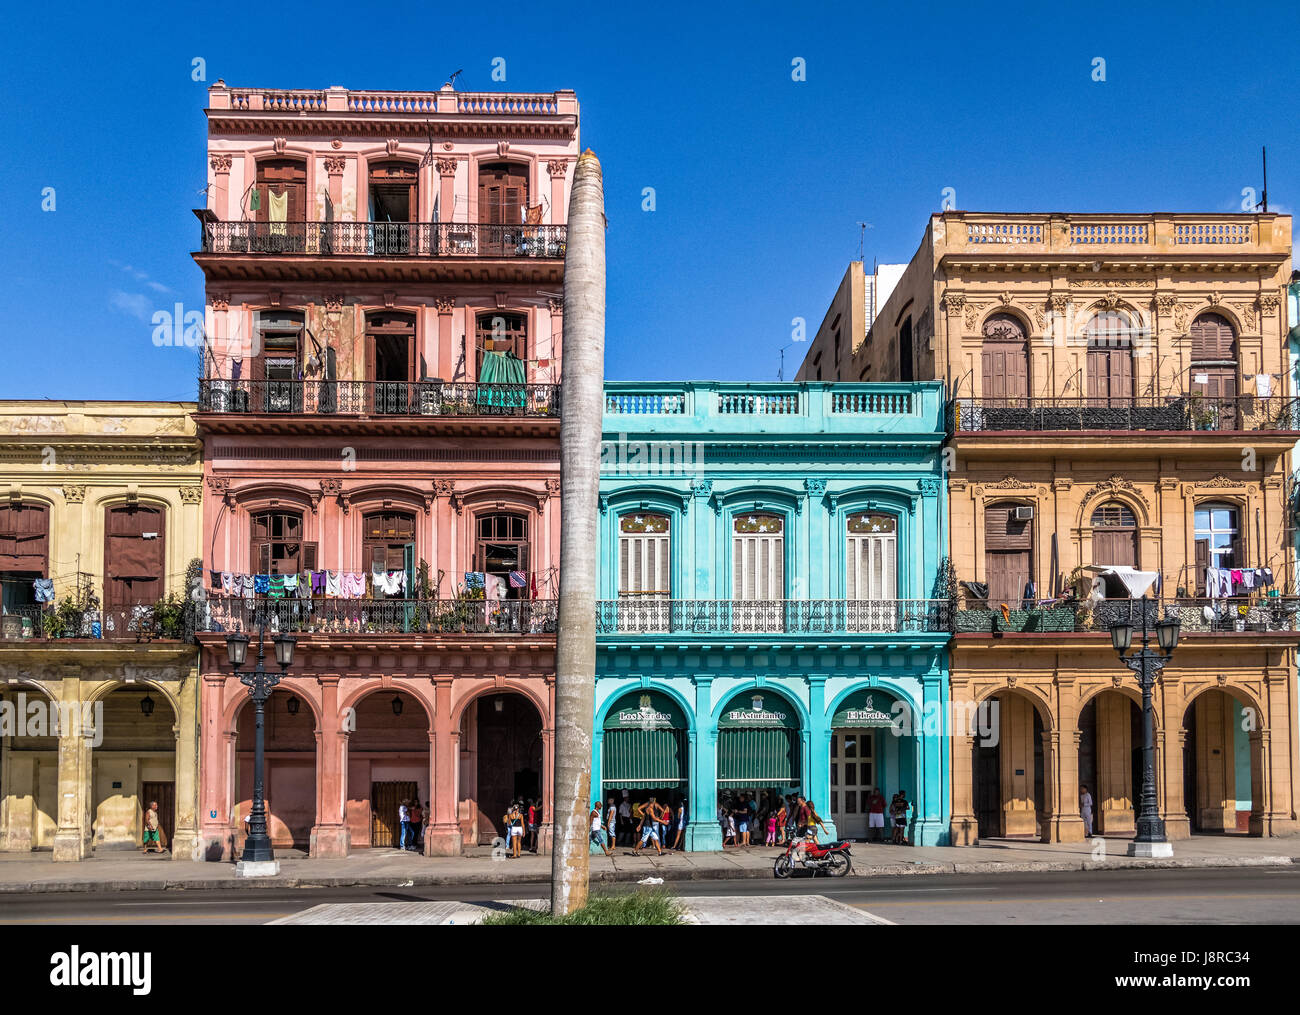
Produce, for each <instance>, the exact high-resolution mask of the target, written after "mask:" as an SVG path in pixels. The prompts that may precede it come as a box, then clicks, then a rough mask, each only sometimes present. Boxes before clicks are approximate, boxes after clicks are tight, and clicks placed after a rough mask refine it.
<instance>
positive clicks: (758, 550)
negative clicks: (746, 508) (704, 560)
mask: <svg viewBox="0 0 1300 1015" xmlns="http://www.w3.org/2000/svg"><path fill="white" fill-rule="evenodd" d="M731 599H732V604H731V613H732V625H733V627H732V629H733V630H735V631H780V630H783V629H784V626H785V624H784V609H785V603H784V600H785V520H784V519H783V518H782V517H781V516H780V515H774V514H765V513H763V512H758V511H756V512H751V513H748V514H741V515H737V516H736V518H735V520H734V521H733V522H732V541H731Z"/></svg>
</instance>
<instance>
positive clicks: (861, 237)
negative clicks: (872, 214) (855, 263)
mask: <svg viewBox="0 0 1300 1015" xmlns="http://www.w3.org/2000/svg"><path fill="white" fill-rule="evenodd" d="M874 228H875V226H873V225H872V224H871V223H870V222H859V223H858V260H859V261H861V260H862V248H863V246H864V245H865V243H866V239H867V230H868V229H874Z"/></svg>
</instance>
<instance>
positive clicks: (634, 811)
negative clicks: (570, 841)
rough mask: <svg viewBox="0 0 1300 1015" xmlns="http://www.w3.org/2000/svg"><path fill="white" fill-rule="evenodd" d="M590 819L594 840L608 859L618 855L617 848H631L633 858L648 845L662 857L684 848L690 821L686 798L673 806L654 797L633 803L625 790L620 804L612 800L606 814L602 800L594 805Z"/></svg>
mask: <svg viewBox="0 0 1300 1015" xmlns="http://www.w3.org/2000/svg"><path fill="white" fill-rule="evenodd" d="M590 817H591V836H590V838H591V841H592V842H593V843H594V844H595V845H597V846H599V847H600V848H601V851H602V852H603V853H604V854H605V855H606V856H615V855H616V853H615V851H614V848H615V846H624V847H630V848H631V850H632V855H633V856H640V855H641V850H642V849H644V848H645V846H646V844H647V843H650V844H653V845H654V848H655V852H656V853H658V854H660V855H662V854H663V852H664V850H665V848H667V849H670V850H678V849H682V848H683V842H684V839H685V836H686V820H687V818H686V800H685V799H684V798H680V799H678V801H677V804H676V805H675V806H674V807H670V806H668V805H667V804H664V803H660V802H659V798H658V797H655V796H651V797H650V798H649V799H648V800H646V801H639V800H638V801H635V802H633V801H632V799H631V796H630V794H629V793H628V792H627V791H626V790H625V791H624V795H623V799H622V801H621V802H620V801H618V800H617V799H616V798H615V797H610V798H609V803H608V805H607V806H606V808H605V810H604V812H602V811H601V808H600V802H599V801H596V802H595V803H593V804H592V805H591V814H590ZM669 840H671V842H670V841H669Z"/></svg>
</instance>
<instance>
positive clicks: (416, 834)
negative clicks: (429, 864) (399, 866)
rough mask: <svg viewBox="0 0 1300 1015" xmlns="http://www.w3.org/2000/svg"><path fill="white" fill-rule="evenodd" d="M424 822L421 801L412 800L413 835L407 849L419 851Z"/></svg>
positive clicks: (413, 851)
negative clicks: (421, 827)
mask: <svg viewBox="0 0 1300 1015" xmlns="http://www.w3.org/2000/svg"><path fill="white" fill-rule="evenodd" d="M423 824H424V809H423V808H422V807H421V806H420V801H419V800H418V799H417V800H413V801H411V835H410V840H411V841H410V843H409V844H408V845H407V847H406V848H407V849H408V850H410V851H411V852H412V853H415V852H418V850H419V841H420V826H421V825H423Z"/></svg>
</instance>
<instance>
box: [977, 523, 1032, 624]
mask: <svg viewBox="0 0 1300 1015" xmlns="http://www.w3.org/2000/svg"><path fill="white" fill-rule="evenodd" d="M984 569H985V575H986V581H987V582H988V586H989V605H990V606H993V607H997V606H998V605H1000V604H1002V603H1005V604H1007V605H1008V606H1011V607H1017V606H1019V605H1020V604H1021V603H1022V602H1023V601H1024V600H1025V599H1026V598H1033V597H1027V596H1026V595H1025V590H1026V586H1027V585H1028V584H1029V582H1030V580H1031V578H1032V575H1033V570H1034V509H1033V507H1031V506H1027V505H1024V504H1012V503H1000V504H990V505H989V506H988V507H986V508H985V509H984Z"/></svg>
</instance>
